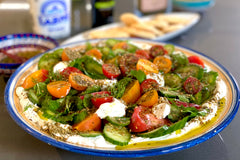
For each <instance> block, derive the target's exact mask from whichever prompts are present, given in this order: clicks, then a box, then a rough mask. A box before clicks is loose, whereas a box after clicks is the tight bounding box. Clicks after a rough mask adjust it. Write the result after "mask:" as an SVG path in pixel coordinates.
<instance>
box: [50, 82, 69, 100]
mask: <svg viewBox="0 0 240 160" xmlns="http://www.w3.org/2000/svg"><path fill="white" fill-rule="evenodd" d="M70 89H71V84H70V83H69V82H66V81H55V82H50V83H48V85H47V90H48V92H49V93H50V94H51V95H52V96H54V97H56V98H63V97H65V96H66V95H68V93H69V91H70Z"/></svg>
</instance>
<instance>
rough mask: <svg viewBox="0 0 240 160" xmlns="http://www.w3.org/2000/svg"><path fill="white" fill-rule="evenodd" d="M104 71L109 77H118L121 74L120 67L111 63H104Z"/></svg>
mask: <svg viewBox="0 0 240 160" xmlns="http://www.w3.org/2000/svg"><path fill="white" fill-rule="evenodd" d="M102 71H103V74H104V75H105V76H106V77H107V78H109V79H113V78H117V77H118V76H119V75H120V74H121V71H120V69H119V68H118V67H117V66H115V65H114V64H111V63H105V64H103V65H102Z"/></svg>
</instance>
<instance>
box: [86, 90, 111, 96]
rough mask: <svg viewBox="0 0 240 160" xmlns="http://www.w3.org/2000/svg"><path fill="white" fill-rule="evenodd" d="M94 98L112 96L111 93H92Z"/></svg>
mask: <svg viewBox="0 0 240 160" xmlns="http://www.w3.org/2000/svg"><path fill="white" fill-rule="evenodd" d="M91 94H92V96H95V97H99V96H103V95H109V96H110V95H111V92H109V91H100V92H93V93H91Z"/></svg>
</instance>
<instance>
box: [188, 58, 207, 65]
mask: <svg viewBox="0 0 240 160" xmlns="http://www.w3.org/2000/svg"><path fill="white" fill-rule="evenodd" d="M188 61H189V63H195V64H198V65H200V66H202V68H204V62H203V61H202V60H201V59H200V58H199V57H198V56H189V57H188Z"/></svg>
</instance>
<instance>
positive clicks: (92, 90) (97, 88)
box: [81, 85, 101, 95]
mask: <svg viewBox="0 0 240 160" xmlns="http://www.w3.org/2000/svg"><path fill="white" fill-rule="evenodd" d="M98 91H101V87H100V86H97V85H94V86H91V87H88V88H87V89H86V90H85V91H84V92H82V93H81V95H84V94H89V93H93V92H98Z"/></svg>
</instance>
